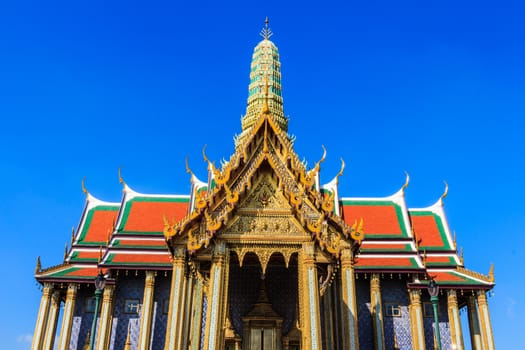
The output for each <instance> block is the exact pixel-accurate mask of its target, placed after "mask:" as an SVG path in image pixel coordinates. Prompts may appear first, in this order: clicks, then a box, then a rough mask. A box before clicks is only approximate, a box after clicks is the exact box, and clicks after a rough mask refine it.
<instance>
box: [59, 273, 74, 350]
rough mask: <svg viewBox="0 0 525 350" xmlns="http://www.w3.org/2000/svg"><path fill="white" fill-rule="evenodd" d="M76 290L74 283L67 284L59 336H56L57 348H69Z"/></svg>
mask: <svg viewBox="0 0 525 350" xmlns="http://www.w3.org/2000/svg"><path fill="white" fill-rule="evenodd" d="M77 291H78V287H77V285H76V284H75V283H70V284H69V285H68V286H67V293H66V302H65V305H64V315H63V316H62V327H61V328H60V337H59V338H58V350H69V342H70V341H71V329H72V326H73V315H74V313H75V303H76V301H77Z"/></svg>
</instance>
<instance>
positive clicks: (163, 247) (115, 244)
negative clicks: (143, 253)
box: [112, 232, 167, 250]
mask: <svg viewBox="0 0 525 350" xmlns="http://www.w3.org/2000/svg"><path fill="white" fill-rule="evenodd" d="M128 233H129V232H128ZM121 242H122V240H120V239H116V240H115V241H114V242H113V245H112V246H113V247H118V248H140V249H156V250H166V249H167V247H166V245H165V244H164V242H159V245H158V246H155V245H145V244H143V245H141V244H122V243H121Z"/></svg>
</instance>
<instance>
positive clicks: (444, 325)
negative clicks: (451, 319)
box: [421, 291, 452, 350]
mask: <svg viewBox="0 0 525 350" xmlns="http://www.w3.org/2000/svg"><path fill="white" fill-rule="evenodd" d="M421 303H423V308H424V307H425V305H424V303H430V297H429V295H428V293H426V292H425V291H423V293H421ZM426 307H427V308H429V307H430V304H427V306H426ZM430 310H431V309H430ZM430 310H428V311H430ZM423 313H425V310H423ZM428 313H429V312H427V314H428ZM438 317H439V335H440V337H441V348H442V349H443V350H450V349H452V338H451V334H450V325H449V323H448V312H447V296H446V294H445V293H441V292H440V295H439V306H438ZM423 324H424V327H425V344H426V346H427V349H433V348H434V317H433V316H431V317H424V318H423Z"/></svg>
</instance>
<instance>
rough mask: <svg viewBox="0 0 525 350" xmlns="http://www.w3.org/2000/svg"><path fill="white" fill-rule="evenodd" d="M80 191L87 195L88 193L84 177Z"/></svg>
mask: <svg viewBox="0 0 525 350" xmlns="http://www.w3.org/2000/svg"><path fill="white" fill-rule="evenodd" d="M81 185H82V192H83V193H84V194H85V195H86V196H87V195H89V191H88V190H87V189H86V177H85V176H84V178H83V179H82V184H81Z"/></svg>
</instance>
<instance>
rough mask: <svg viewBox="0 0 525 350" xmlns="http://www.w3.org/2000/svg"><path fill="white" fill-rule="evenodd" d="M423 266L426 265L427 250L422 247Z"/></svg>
mask: <svg viewBox="0 0 525 350" xmlns="http://www.w3.org/2000/svg"><path fill="white" fill-rule="evenodd" d="M423 266H424V267H427V250H426V249H423Z"/></svg>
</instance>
